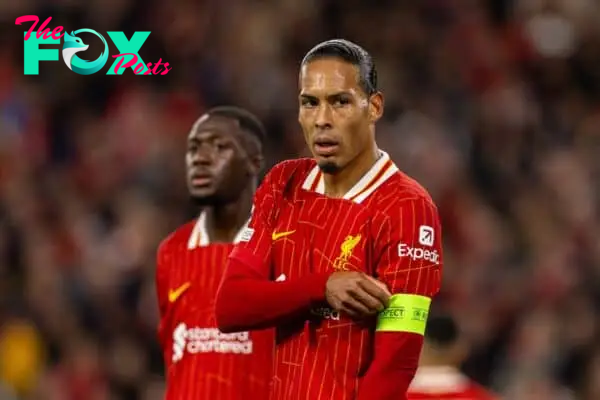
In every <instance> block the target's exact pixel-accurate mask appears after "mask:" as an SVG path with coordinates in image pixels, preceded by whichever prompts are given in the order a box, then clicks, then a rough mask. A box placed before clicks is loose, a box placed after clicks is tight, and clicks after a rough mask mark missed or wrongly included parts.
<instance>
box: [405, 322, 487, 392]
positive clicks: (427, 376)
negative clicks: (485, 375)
mask: <svg viewBox="0 0 600 400" xmlns="http://www.w3.org/2000/svg"><path fill="white" fill-rule="evenodd" d="M465 354H466V346H465V345H464V343H463V341H462V339H461V337H460V335H459V333H458V328H457V326H456V323H455V322H454V320H453V319H452V318H451V317H450V316H431V317H430V318H429V321H428V322H427V329H426V330H425V344H424V346H423V352H422V353H421V361H420V366H419V369H417V374H416V375H415V378H414V379H413V381H412V383H411V386H410V388H409V393H408V398H409V399H410V400H464V399H469V400H493V399H494V398H495V397H494V396H493V395H492V394H491V393H489V392H488V391H487V390H486V389H485V388H483V387H481V386H480V385H478V384H477V383H475V382H473V381H472V380H471V379H469V378H468V377H467V376H465V375H463V373H462V372H461V371H460V370H459V368H458V365H460V363H461V362H462V361H463V358H464V356H465Z"/></svg>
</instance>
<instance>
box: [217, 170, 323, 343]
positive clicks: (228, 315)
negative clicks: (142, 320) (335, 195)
mask: <svg viewBox="0 0 600 400" xmlns="http://www.w3.org/2000/svg"><path fill="white" fill-rule="evenodd" d="M278 173H281V171H280V170H279V169H278V168H277V167H275V168H274V169H273V170H272V171H271V172H270V173H269V174H268V175H267V177H266V178H265V180H264V181H263V183H262V184H261V186H260V187H259V188H258V190H257V191H256V194H255V196H254V207H253V210H252V217H251V220H250V223H249V225H248V228H247V229H246V230H245V231H244V232H243V234H242V239H241V241H240V243H238V244H237V245H236V247H235V248H234V250H233V251H232V252H231V255H230V256H229V260H228V262H227V267H226V271H225V276H224V278H223V282H222V283H221V287H220V288H219V292H218V294H217V300H216V305H215V314H216V319H217V325H218V327H219V329H220V330H221V331H223V332H235V331H241V330H253V329H262V328H267V327H273V326H276V325H279V324H280V323H281V322H284V321H285V320H287V319H289V318H293V317H294V316H295V315H297V314H298V313H300V312H304V311H305V310H307V309H309V308H310V307H311V306H312V305H313V304H314V303H317V302H322V301H324V300H325V284H326V282H327V278H328V275H326V274H311V275H306V276H304V277H301V278H299V279H296V280H292V281H282V282H274V281H273V280H272V279H273V276H272V268H271V242H272V237H271V235H272V233H273V224H274V223H275V220H276V216H277V213H278V204H279V202H280V199H281V194H280V192H279V191H278V190H277V187H275V185H274V184H273V182H274V181H276V177H277V174H278ZM274 176H275V178H274Z"/></svg>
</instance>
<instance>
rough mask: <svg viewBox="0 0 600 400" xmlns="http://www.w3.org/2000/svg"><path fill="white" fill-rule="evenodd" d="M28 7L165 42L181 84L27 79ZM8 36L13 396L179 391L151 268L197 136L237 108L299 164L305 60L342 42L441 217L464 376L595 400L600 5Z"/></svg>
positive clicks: (3, 332)
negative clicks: (465, 354) (377, 92)
mask: <svg viewBox="0 0 600 400" xmlns="http://www.w3.org/2000/svg"><path fill="white" fill-rule="evenodd" d="M26 14H36V15H39V16H40V18H41V20H44V19H45V18H46V17H48V16H52V17H53V19H52V22H51V23H50V25H49V27H51V28H52V27H54V26H57V25H63V26H65V27H66V28H67V29H68V30H69V31H71V30H76V29H80V28H91V29H95V30H97V31H99V32H105V31H108V30H110V31H118V30H122V31H124V32H125V33H126V35H128V37H129V36H130V35H131V34H132V33H133V32H134V31H143V30H150V31H151V32H152V33H151V35H150V38H149V39H148V41H147V42H146V43H145V44H144V46H143V47H142V50H141V51H140V54H141V56H142V57H143V58H144V61H146V62H155V61H157V60H158V59H159V58H162V60H163V62H164V61H167V62H169V63H170V65H171V66H172V70H171V71H170V72H169V73H168V74H167V75H163V76H145V77H141V76H133V74H132V73H131V71H127V72H126V73H125V74H123V75H122V76H106V75H104V72H103V71H104V70H103V71H101V72H99V73H97V74H94V75H90V76H81V75H77V74H75V73H73V72H72V71H70V70H68V69H67V68H66V66H65V65H64V64H63V63H62V62H42V63H41V66H40V73H39V75H35V76H24V75H23V39H22V37H23V31H24V30H26V29H28V28H29V25H27V26H21V27H18V26H15V25H14V19H15V18H16V17H18V16H21V15H26ZM0 19H1V21H2V24H1V25H0V26H1V28H0V29H1V30H0V33H1V35H0V44H1V46H0V382H2V383H1V384H0V399H13V398H19V399H25V400H38V399H39V400H104V399H119V400H120V399H128V400H129V399H133V400H136V399H139V400H155V399H156V400H158V399H161V398H162V391H163V386H164V382H163V375H162V358H161V353H160V349H159V348H158V346H157V343H156V340H155V339H156V324H157V309H156V300H155V293H154V279H153V274H154V264H155V254H156V248H157V244H158V243H159V241H160V240H161V238H163V237H164V236H165V235H166V234H168V233H169V232H170V231H171V230H173V229H174V228H176V227H177V226H178V224H180V223H181V222H183V221H185V220H187V219H189V218H192V217H193V216H194V215H195V212H197V210H194V209H193V208H191V206H190V203H189V201H188V198H187V194H186V189H185V182H184V164H183V153H184V149H185V136H186V134H187V132H188V130H189V128H190V127H191V124H192V123H193V121H194V120H195V118H196V117H198V116H199V115H200V114H201V113H202V112H203V111H204V110H206V109H207V107H210V106H214V105H221V104H235V105H239V106H242V107H247V108H248V109H250V110H251V111H253V112H255V113H256V114H257V115H259V116H260V117H261V118H262V119H263V121H265V124H266V126H267V128H268V131H269V135H270V138H269V148H268V149H267V151H268V155H269V164H270V165H272V164H273V163H275V162H277V161H279V160H281V159H283V158H289V157H297V156H299V155H305V154H306V151H305V149H304V143H303V139H302V135H301V133H300V131H299V127H298V126H297V72H298V64H299V61H300V60H301V58H302V56H303V54H304V53H305V52H306V51H308V50H309V49H310V48H311V47H312V46H313V45H315V44H316V43H318V42H320V41H322V40H325V39H330V38H334V37H344V38H347V39H350V40H353V41H356V42H357V43H359V44H361V45H363V46H364V47H365V48H366V49H367V50H369V51H370V52H371V53H372V54H373V56H374V57H375V61H376V64H377V67H378V69H379V78H380V79H379V80H380V87H381V88H382V89H383V91H384V94H385V95H386V112H385V118H384V120H383V121H382V122H381V123H380V124H379V126H378V130H377V136H378V142H379V144H380V146H381V147H382V148H383V149H385V150H386V151H388V152H389V153H390V155H391V156H392V158H393V159H394V161H395V162H396V163H397V164H398V165H399V167H400V168H401V169H403V170H405V171H406V172H407V173H408V174H410V175H412V176H413V177H415V178H417V179H418V180H420V181H421V182H422V183H423V184H424V185H425V186H426V187H427V189H428V190H429V191H430V192H431V194H432V195H433V197H434V198H435V200H436V202H437V203H438V205H439V207H440V210H441V213H442V218H443V226H444V240H445V242H444V248H445V260H446V266H445V276H444V286H443V291H442V294H441V295H440V297H439V298H438V300H437V302H438V305H441V306H443V307H444V308H446V309H447V310H448V311H449V312H451V313H452V314H453V315H454V316H455V317H456V318H457V319H458V321H459V322H460V325H461V327H462V329H463V332H464V335H465V337H466V338H468V340H469V343H470V345H471V353H470V355H469V358H468V359H467V360H465V363H464V365H463V369H464V371H465V372H466V373H467V374H468V375H469V376H471V377H473V378H474V379H476V380H477V381H478V382H480V383H482V384H484V385H486V386H487V387H489V388H492V389H493V390H495V391H496V392H497V393H500V394H502V395H503V396H504V398H506V399H514V400H520V399H523V400H537V399H540V400H554V399H557V400H559V399H582V400H594V399H596V400H597V399H600V329H599V322H600V318H599V315H600V231H599V222H600V220H599V217H598V212H599V211H600V208H599V201H598V194H599V189H600V179H599V178H600V160H599V159H598V158H599V156H600V68H599V67H600V24H598V21H599V20H600V6H599V4H598V3H597V2H596V1H595V0H512V1H511V0H489V1H483V0H460V1H447V0H422V1H399V0H389V1H383V0H372V1H368V2H367V1H359V0H344V1H338V0H303V1H295V0H279V1H275V0H270V1H269V0H263V1H258V0H255V1H251V0H222V1H193V0H172V1H169V2H167V1H158V0H155V1H151V0H150V1H135V0H102V1H99V0H92V1H83V0H56V1H52V2H50V1H43V0H19V1H9V0H3V1H0ZM113 54H114V49H113Z"/></svg>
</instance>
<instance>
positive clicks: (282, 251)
mask: <svg viewBox="0 0 600 400" xmlns="http://www.w3.org/2000/svg"><path fill="white" fill-rule="evenodd" d="M372 230H373V226H372V217H371V213H370V211H369V209H368V208H366V207H363V206H361V205H359V204H356V203H353V202H350V201H346V200H340V199H330V198H327V197H324V196H320V195H314V196H313V195H312V194H310V193H307V194H306V195H304V196H302V195H299V196H298V197H297V198H295V199H294V200H289V201H285V202H283V204H282V205H281V209H280V210H279V213H278V217H277V218H276V221H275V223H274V230H273V235H272V240H273V244H272V251H273V266H274V269H275V274H277V275H279V274H286V276H289V277H290V278H292V277H294V276H301V275H303V274H306V273H319V272H331V271H363V272H366V273H372V272H373V271H371V267H370V266H371V265H372V258H373V248H372V247H373V238H372V236H373V235H372Z"/></svg>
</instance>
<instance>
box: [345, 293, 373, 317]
mask: <svg viewBox="0 0 600 400" xmlns="http://www.w3.org/2000/svg"><path fill="white" fill-rule="evenodd" d="M340 311H343V312H345V313H347V314H348V315H353V316H363V315H372V314H373V311H371V310H370V309H369V308H367V306H365V305H364V304H362V303H361V302H360V301H358V300H356V299H355V298H353V297H348V298H347V299H345V300H344V301H342V302H341V309H340Z"/></svg>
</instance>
